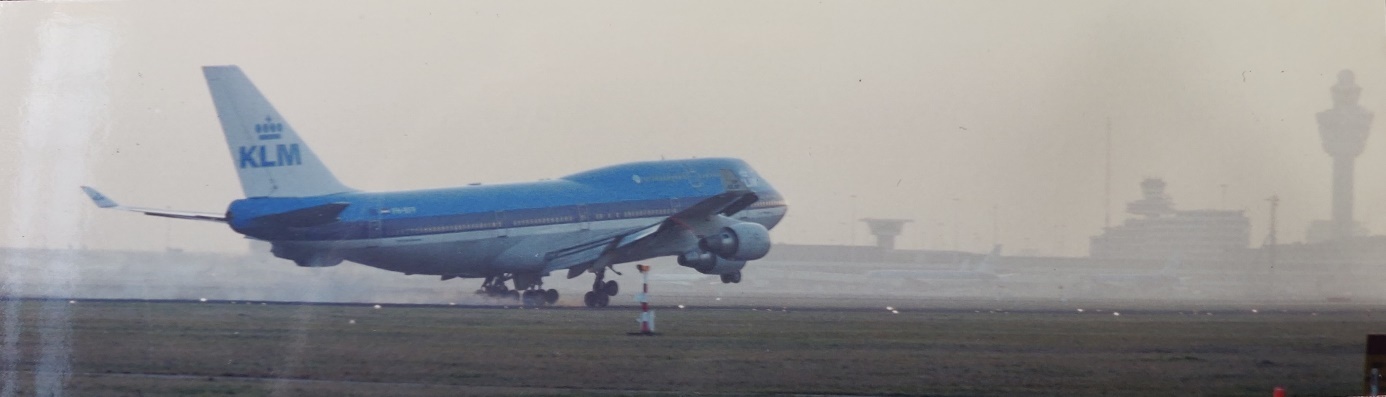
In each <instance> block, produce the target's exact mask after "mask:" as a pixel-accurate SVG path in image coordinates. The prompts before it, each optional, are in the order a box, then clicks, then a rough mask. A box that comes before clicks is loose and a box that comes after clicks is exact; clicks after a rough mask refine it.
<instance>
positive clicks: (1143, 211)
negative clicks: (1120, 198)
mask: <svg viewBox="0 0 1386 397" xmlns="http://www.w3.org/2000/svg"><path fill="white" fill-rule="evenodd" d="M1126 212H1129V213H1131V214H1133V215H1141V216H1145V217H1147V218H1158V217H1162V216H1166V215H1173V214H1174V201H1173V200H1170V198H1169V195H1167V194H1165V180H1164V179H1160V178H1145V180H1143V181H1141V199H1140V200H1136V201H1132V202H1130V203H1126Z"/></svg>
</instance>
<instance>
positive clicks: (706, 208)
mask: <svg viewBox="0 0 1386 397" xmlns="http://www.w3.org/2000/svg"><path fill="white" fill-rule="evenodd" d="M202 72H203V74H204V75H205V77H206V79H207V86H208V88H210V90H211V93H212V102H213V103H214V104H215V105H216V109H217V117H218V118H219V119H220V120H221V127H222V130H223V132H224V133H225V134H226V143H227V144H228V145H229V148H230V153H231V160H232V165H233V166H235V167H236V172H237V173H238V174H239V176H240V180H241V188H242V189H243V190H244V191H245V197H246V198H244V199H240V200H235V201H233V202H231V204H230V206H229V208H227V210H226V213H225V214H202V213H194V212H181V211H166V210H157V209H149V208H139V207H126V206H123V205H120V204H117V203H116V202H115V201H112V200H111V199H109V198H107V197H105V196H103V195H102V194H101V193H99V192H97V191H96V190H95V189H92V188H90V187H86V186H83V187H82V190H83V191H85V192H86V194H87V195H88V196H90V197H91V199H92V201H94V202H95V203H96V205H97V206H98V207H101V208H112V209H120V210H126V211H134V212H140V213H144V214H146V215H152V216H160V217H169V218H178V219H191V220H199V221H210V222H221V223H226V224H227V225H229V226H230V227H231V230H234V231H236V232H237V233H240V234H243V235H245V236H246V237H248V238H251V239H256V240H263V241H267V242H269V243H270V244H271V246H272V247H273V248H272V249H271V252H272V253H273V254H274V255H275V256H276V257H279V258H283V259H288V260H291V261H293V262H294V263H296V264H298V266H307V267H324V266H335V265H337V264H340V263H341V262H342V261H351V262H356V263H360V264H363V265H367V266H372V267H376V268H380V269H385V270H390V271H395V272H400V273H404V274H426V275H436V276H440V277H441V278H442V279H443V280H447V279H451V278H479V279H483V280H484V281H483V282H482V285H481V290H480V291H479V292H480V293H484V294H487V295H490V296H496V297H508V298H512V299H522V300H523V301H524V302H525V304H528V305H541V304H552V303H554V302H556V301H557V300H558V291H557V290H553V289H548V290H545V289H543V280H544V277H546V276H548V275H549V274H550V273H552V272H556V271H561V272H566V274H567V277H568V278H574V277H578V276H580V275H582V274H584V273H593V274H594V275H595V280H594V281H593V283H592V290H591V291H588V292H587V293H586V295H585V296H584V299H583V301H584V302H585V303H586V305H587V306H589V307H602V306H606V305H607V303H608V302H609V299H610V297H611V296H615V295H616V293H617V291H618V290H619V286H618V285H617V284H616V281H615V280H605V279H604V276H605V274H606V270H607V269H610V268H611V267H612V266H613V265H616V264H621V263H626V262H633V261H640V260H645V259H649V258H654V257H661V256H677V259H678V264H680V265H682V266H687V267H690V268H693V269H696V270H697V271H699V272H701V273H704V274H709V275H718V276H720V277H721V280H722V282H724V283H737V282H740V281H741V269H742V268H743V267H745V266H746V262H747V261H752V260H756V259H760V258H762V257H764V256H765V255H766V253H768V252H769V251H770V234H769V229H771V228H774V227H775V225H776V224H778V223H779V222H780V219H782V218H783V217H784V215H785V211H786V210H787V207H786V205H785V202H784V199H783V198H782V197H781V196H780V194H779V193H778V192H776V191H775V189H774V188H772V187H771V186H770V184H769V183H767V182H766V181H765V180H764V179H763V178H761V177H760V176H759V175H758V174H756V172H755V170H753V169H751V167H750V166H749V165H747V164H746V163H745V162H744V161H741V160H737V159H728V158H709V159H692V160H670V161H653V162H640V163H628V164H620V165H613V166H609V167H604V168H598V169H594V170H590V171H585V172H580V173H576V174H572V175H569V176H566V177H563V178H559V179H554V180H546V181H540V182H529V183H512V184H499V185H477V186H464V187H457V188H446V189H433V190H418V191H403V192H381V193H368V192H362V191H358V190H356V189H352V188H350V187H347V186H346V185H343V184H342V183H341V182H339V181H338V180H337V178H336V177H335V176H333V175H332V172H331V171H329V170H328V169H327V167H326V166H325V165H324V164H323V163H322V161H320V160H319V159H318V158H317V156H315V155H314V154H313V151H312V149H310V148H309V147H308V144H307V143H305V142H304V141H303V139H302V138H300V137H299V135H298V133H297V132H296V131H294V128H293V127H292V126H290V125H289V123H288V121H286V120H285V119H284V117H283V116H281V115H280V114H279V112H278V111H276V110H275V109H274V107H272V106H271V105H270V103H269V101H268V100H266V99H265V97H264V96H263V95H262V94H261V93H260V91H259V90H258V89H257V88H255V86H254V84H252V83H251V82H250V79H249V78H248V77H246V75H245V74H244V73H242V72H241V70H240V68H238V67H236V66H207V67H203V68H202Z"/></svg>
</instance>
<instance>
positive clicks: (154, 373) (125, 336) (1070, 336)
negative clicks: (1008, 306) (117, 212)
mask: <svg viewBox="0 0 1386 397" xmlns="http://www.w3.org/2000/svg"><path fill="white" fill-rule="evenodd" d="M24 307H25V309H24V310H23V313H22V318H23V319H24V321H23V324H24V325H25V326H24V327H23V332H24V333H23V334H22V335H21V338H20V339H19V340H20V350H21V357H22V359H21V361H20V363H19V376H18V379H19V380H20V382H21V384H22V385H24V387H26V388H27V387H30V386H28V385H29V382H31V381H32V379H33V378H34V376H33V373H32V371H34V369H35V365H36V364H35V362H36V361H37V359H38V357H37V355H38V347H37V346H36V345H37V343H38V341H39V338H38V333H40V332H44V331H45V330H42V329H39V328H35V327H34V326H33V324H37V321H36V320H37V318H36V317H37V311H38V307H39V303H38V302H27V303H25V306H24ZM69 307H70V308H71V311H70V314H71V327H70V330H71V332H72V334H71V335H72V339H71V340H72V342H71V343H72V371H73V376H72V377H71V379H70V381H69V382H68V389H69V391H70V394H72V395H82V396H87V395H145V396H160V395H169V396H174V395H177V396H185V395H205V396H224V395H238V396H239V395H408V396H433V395H439V396H441V395H457V394H531V395H533V394H538V395H545V394H573V393H575V394H664V393H671V394H692V393H699V394H766V393H805V394H872V395H877V394H908V395H948V396H951V395H1001V394H1009V393H1018V394H1019V393H1023V394H1025V395H1055V396H1058V395H1063V396H1099V395H1144V396H1187V395H1269V394H1270V390H1271V388H1272V387H1274V386H1277V385H1280V386H1285V387H1287V388H1288V389H1289V390H1290V391H1291V395H1292V396H1306V395H1349V394H1356V393H1359V392H1360V389H1359V387H1360V384H1359V383H1358V382H1359V379H1358V376H1359V374H1360V371H1361V366H1362V360H1363V357H1362V350H1363V346H1362V344H1363V341H1364V335H1365V334H1367V333H1371V332H1383V331H1386V321H1383V320H1386V318H1382V317H1381V316H1380V314H1374V313H1373V312H1371V311H1369V310H1367V309H1353V310H1339V311H1331V312H1321V313H1311V312H1309V311H1296V312H1290V313H1280V312H1275V313H1268V312H1262V313H1258V314H1253V313H1251V312H1250V311H1238V312H1226V311H1225V312H1218V313H1215V315H1207V314H1202V313H1200V314H1193V313H1188V312H1184V313H1178V312H1172V311H1171V312H1141V313H1122V315H1120V316H1115V315H1112V313H1110V312H1095V311H1093V310H1088V311H1086V312H1084V313H1078V312H1076V311H1047V312H1031V311H1027V312H991V311H986V310H983V311H979V312H976V313H974V312H970V311H910V310H903V311H901V312H900V313H899V314H892V313H890V312H887V311H885V310H884V309H882V310H878V311H841V310H836V311H808V310H806V311H799V310H793V309H789V310H787V311H783V310H779V309H776V310H773V311H772V310H766V309H760V310H751V309H749V308H746V309H736V310H679V309H673V308H669V309H663V310H660V311H659V323H658V325H659V330H660V331H661V333H662V335H661V336H657V337H632V336H627V335H626V332H629V331H633V330H635V329H637V325H636V323H635V322H634V317H635V314H636V313H634V312H632V311H630V310H595V311H594V310H519V309H474V308H472V309H462V308H449V307H385V308H382V309H374V308H372V307H369V306H293V305H259V304H244V303H242V304H226V303H138V302H136V303H129V302H126V303H109V302H79V303H76V304H72V305H69ZM27 394H32V390H28V389H26V390H21V393H20V395H27Z"/></svg>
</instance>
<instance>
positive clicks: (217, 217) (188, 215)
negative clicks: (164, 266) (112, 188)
mask: <svg viewBox="0 0 1386 397" xmlns="http://www.w3.org/2000/svg"><path fill="white" fill-rule="evenodd" d="M82 191H83V192H86V193H87V197H90V198H91V201H92V202H94V203H96V206H97V207H101V208H110V209H117V210H124V211H131V212H139V213H143V214H145V215H149V216H161V217H165V218H176V219H191V220H195V221H208V222H221V223H226V217H225V216H222V215H221V214H209V213H204V212H188V211H173V210H158V209H153V208H140V207H126V206H123V205H120V204H116V202H115V200H111V199H110V198H108V197H106V196H105V195H103V194H101V192H98V191H96V189H92V188H91V187H89V186H82Z"/></svg>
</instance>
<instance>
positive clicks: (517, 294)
mask: <svg viewBox="0 0 1386 397" xmlns="http://www.w3.org/2000/svg"><path fill="white" fill-rule="evenodd" d="M501 296H505V297H509V298H510V299H514V300H520V291H516V290H510V292H502V293H501Z"/></svg>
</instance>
